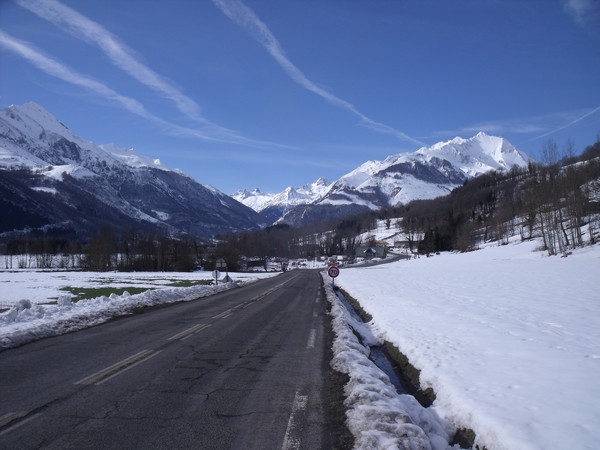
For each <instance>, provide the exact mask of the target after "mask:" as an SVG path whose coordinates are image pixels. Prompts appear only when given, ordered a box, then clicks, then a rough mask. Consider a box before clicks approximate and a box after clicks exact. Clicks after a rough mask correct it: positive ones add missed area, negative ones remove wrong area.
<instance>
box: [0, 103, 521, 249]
mask: <svg viewBox="0 0 600 450" xmlns="http://www.w3.org/2000/svg"><path fill="white" fill-rule="evenodd" d="M528 163H529V157H528V156H527V155H525V154H524V153H522V152H520V151H519V150H517V149H516V148H515V147H514V146H512V145H511V144H510V143H509V142H508V141H507V140H506V139H503V138H501V137H495V136H488V135H486V134H484V133H479V134H477V135H475V136H473V137H472V138H469V139H462V138H458V137H457V138H455V139H453V140H451V141H447V142H440V143H438V144H435V145H433V146H431V147H423V148H421V149H419V150H417V151H416V152H414V153H403V154H398V155H393V156H389V157H387V158H386V159H385V160H383V161H367V162H365V163H364V164H362V165H360V166H359V167H357V168H356V169H355V170H353V171H352V172H350V173H348V174H346V175H344V176H343V177H341V178H340V179H338V180H337V181H335V182H333V183H329V182H327V181H326V180H325V179H323V178H319V179H318V180H317V181H315V182H314V183H312V184H307V185H305V186H302V187H299V188H292V187H288V188H287V189H285V190H284V191H282V192H280V193H277V194H265V193H263V192H261V191H260V190H259V189H254V190H253V191H247V190H242V191H239V192H237V193H236V194H234V195H233V196H232V197H230V196H227V195H225V194H223V193H222V192H219V191H218V190H217V189H214V188H212V187H210V186H206V185H203V184H200V183H198V182H197V181H195V180H193V179H192V178H190V177H189V176H187V175H185V174H184V173H182V172H180V171H176V170H171V169H168V168H167V167H165V166H163V165H162V164H161V163H160V161H159V160H153V159H150V158H147V157H145V156H142V155H140V154H138V153H136V152H135V151H133V150H131V149H129V150H128V149H122V148H119V147H116V146H114V145H96V144H94V143H92V142H89V141H86V140H84V139H82V138H81V137H79V136H77V135H76V134H75V133H73V132H72V131H71V130H70V129H69V128H67V126H65V125H64V124H63V123H62V122H60V121H59V120H58V119H57V118H55V117H54V116H52V115H51V114H50V113H49V112H47V111H46V110H44V109H43V108H42V107H41V106H39V105H37V104H35V103H26V104H24V105H21V106H15V105H13V106H10V107H8V108H5V109H2V110H0V194H1V195H2V197H1V199H0V210H1V211H2V214H1V216H0V234H2V233H15V232H16V233H19V232H44V233H50V234H54V235H58V236H65V237H66V236H68V237H72V238H75V239H78V240H85V239H89V237H90V236H92V235H93V234H94V233H96V232H97V231H98V230H99V229H101V228H102V227H104V226H106V227H111V228H116V229H120V230H127V229H136V230H146V231H149V232H160V233H167V234H169V235H177V234H180V233H188V234H190V235H193V236H195V237H198V238H201V239H205V240H210V239H212V238H214V237H215V236H217V235H219V234H225V233H232V232H238V231H244V230H249V229H255V228H261V227H264V226H267V225H270V224H274V223H286V224H290V225H294V226H298V225H304V224H309V223H315V222H322V221H327V220H333V219H339V218H341V217H344V216H348V215H351V214H355V213H359V212H362V211H366V210H377V209H380V208H383V207H387V206H394V205H399V204H402V203H407V202H410V201H411V200H415V199H430V198H434V197H438V196H441V195H445V194H447V193H449V192H450V191H451V190H452V189H454V188H455V187H457V186H459V185H461V184H463V183H464V182H465V180H467V179H469V178H471V177H474V176H477V175H479V174H482V173H485V172H487V171H489V170H509V169H510V168H511V167H513V166H519V167H523V166H526V165H527V164H528Z"/></svg>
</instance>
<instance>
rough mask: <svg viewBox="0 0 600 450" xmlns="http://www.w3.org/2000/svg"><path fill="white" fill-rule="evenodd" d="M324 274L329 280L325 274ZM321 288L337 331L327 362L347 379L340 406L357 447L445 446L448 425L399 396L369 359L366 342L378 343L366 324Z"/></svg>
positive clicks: (329, 290) (412, 400) (409, 398)
mask: <svg viewBox="0 0 600 450" xmlns="http://www.w3.org/2000/svg"><path fill="white" fill-rule="evenodd" d="M323 277H324V278H325V279H326V278H327V276H326V275H325V274H323ZM325 292H326V294H327V299H328V300H329V302H330V303H331V313H330V314H331V316H332V325H333V329H334V334H335V338H334V342H333V355H334V356H333V360H332V361H331V366H332V367H333V368H334V369H335V370H337V371H339V372H342V373H346V374H347V375H348V376H349V378H350V381H349V382H348V384H347V385H346V386H345V388H344V394H345V397H346V399H345V401H344V404H345V406H346V408H347V412H346V417H347V421H346V424H347V426H348V428H349V429H350V432H351V433H352V434H353V436H354V438H355V443H354V445H355V448H357V449H379V448H387V449H396V448H406V449H423V450H425V449H434V450H442V449H446V448H449V444H448V442H449V441H450V439H451V432H452V431H453V430H452V427H451V426H449V425H448V424H447V423H446V422H445V421H444V420H443V419H441V418H440V417H439V416H438V415H437V413H436V412H435V411H434V410H433V409H432V408H423V407H422V406H421V405H420V404H419V403H418V402H417V401H416V400H415V398H414V397H413V396H411V395H404V394H403V395H398V394H397V392H396V389H395V387H394V386H393V385H392V383H391V382H390V380H389V377H388V376H387V375H386V374H385V373H383V372H382V371H381V370H380V369H379V368H378V367H377V366H376V365H375V364H374V363H373V362H372V361H371V360H370V359H369V349H368V347H367V346H371V345H380V344H381V340H380V339H378V338H376V337H375V336H374V335H373V334H372V332H371V330H370V328H369V326H368V325H366V324H363V323H360V322H358V321H356V320H355V319H353V317H352V316H351V314H349V312H348V311H347V310H346V309H345V307H344V306H343V305H342V304H341V302H340V301H339V300H338V299H337V297H336V295H335V293H334V292H333V289H332V287H331V286H330V285H329V284H326V287H325ZM355 333H358V334H359V335H360V336H361V341H362V342H363V343H364V344H365V345H363V344H362V343H361V342H359V340H358V338H357V336H356V334H355Z"/></svg>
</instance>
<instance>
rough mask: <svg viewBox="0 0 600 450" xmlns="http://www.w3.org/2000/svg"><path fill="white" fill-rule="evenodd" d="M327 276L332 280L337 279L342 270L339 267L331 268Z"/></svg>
mask: <svg viewBox="0 0 600 450" xmlns="http://www.w3.org/2000/svg"><path fill="white" fill-rule="evenodd" d="M327 274H328V275H329V276H330V277H331V278H335V277H337V276H338V275H339V274H340V269H339V268H338V267H337V266H330V267H329V269H327Z"/></svg>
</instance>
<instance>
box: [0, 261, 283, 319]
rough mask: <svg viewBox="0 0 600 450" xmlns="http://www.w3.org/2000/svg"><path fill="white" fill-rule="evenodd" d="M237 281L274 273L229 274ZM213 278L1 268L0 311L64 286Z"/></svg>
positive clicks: (160, 284) (48, 296)
mask: <svg viewBox="0 0 600 450" xmlns="http://www.w3.org/2000/svg"><path fill="white" fill-rule="evenodd" d="M229 275H230V276H231V278H233V279H234V280H235V281H236V282H245V281H253V280H256V279H257V278H264V277H270V276H273V275H274V274H273V273H238V272H236V273H233V272H232V273H230V274H229ZM201 280H207V281H209V280H213V277H212V275H211V272H84V271H64V270H36V269H15V270H0V310H2V309H3V308H8V307H11V306H13V305H14V304H15V303H17V302H18V301H19V300H22V299H27V300H30V301H31V303H36V304H37V303H48V302H51V301H56V299H57V298H59V297H60V296H62V295H65V291H64V290H63V289H65V288H107V287H110V288H121V289H129V288H141V289H159V288H160V289H162V288H165V287H169V286H170V285H173V284H176V283H178V282H187V281H191V282H195V281H201Z"/></svg>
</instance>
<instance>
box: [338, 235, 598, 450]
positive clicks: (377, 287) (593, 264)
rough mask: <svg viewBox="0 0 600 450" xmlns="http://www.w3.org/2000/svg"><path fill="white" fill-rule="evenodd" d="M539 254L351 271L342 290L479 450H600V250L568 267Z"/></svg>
mask: <svg viewBox="0 0 600 450" xmlns="http://www.w3.org/2000/svg"><path fill="white" fill-rule="evenodd" d="M538 245H539V243H536V242H527V243H512V244H509V245H507V246H502V247H497V246H489V247H485V248H483V249H481V250H479V251H476V252H472V253H466V254H442V255H439V256H434V257H431V258H425V257H421V258H420V259H413V260H408V261H399V262H396V263H391V264H387V265H380V266H374V267H368V268H352V269H342V271H341V274H340V276H339V277H338V278H337V279H336V284H337V285H340V286H341V287H342V288H343V289H344V290H346V291H347V292H349V293H350V294H351V295H352V296H353V297H354V298H356V299H357V300H359V302H360V303H361V305H362V306H363V307H364V308H365V309H366V310H367V311H368V312H369V313H370V314H371V315H372V316H373V321H372V322H371V324H370V325H371V326H372V329H373V331H374V334H375V336H376V337H378V338H382V339H386V340H388V341H391V342H392V343H394V344H395V345H396V346H397V347H398V348H399V349H400V350H401V351H402V352H403V353H404V354H406V355H407V356H408V358H409V359H410V361H411V362H412V364H413V365H415V366H416V367H417V368H419V369H420V370H421V382H422V384H423V385H424V386H425V387H427V386H431V387H433V388H434V390H435V392H436V394H437V400H436V401H435V403H434V405H433V409H434V411H435V412H436V413H437V414H439V416H440V417H442V418H445V419H446V420H448V421H449V422H451V423H454V424H455V425H456V426H457V427H468V428H471V429H473V430H475V432H476V433H477V443H478V444H479V445H480V446H481V445H484V446H486V447H487V448H488V449H490V450H494V449H540V448H544V449H550V448H552V449H574V448H577V449H592V448H598V445H599V444H600V401H599V399H600V289H599V287H598V281H599V277H598V275H599V274H600V246H598V245H596V246H595V247H588V248H585V249H582V250H579V251H576V252H574V253H573V254H572V255H571V256H569V257H567V258H559V257H547V256H545V255H544V253H542V252H539V251H537V252H535V251H534V249H535V247H536V246H538ZM415 422H418V421H415ZM380 442H381V441H380Z"/></svg>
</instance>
